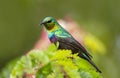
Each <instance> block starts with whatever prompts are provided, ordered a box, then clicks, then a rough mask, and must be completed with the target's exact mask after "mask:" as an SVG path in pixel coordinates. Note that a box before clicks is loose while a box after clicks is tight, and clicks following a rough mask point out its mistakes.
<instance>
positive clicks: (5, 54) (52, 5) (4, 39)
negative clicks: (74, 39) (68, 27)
mask: <svg viewBox="0 0 120 78" xmlns="http://www.w3.org/2000/svg"><path fill="white" fill-rule="evenodd" d="M66 15H69V16H71V17H72V18H73V19H74V20H76V22H78V24H80V25H82V27H83V28H84V29H86V31H88V32H90V33H92V34H93V35H95V36H96V37H97V38H98V39H100V40H101V41H102V42H103V43H104V44H105V46H106V49H107V53H106V54H104V55H101V57H100V60H101V61H100V63H99V66H100V67H101V68H102V70H103V75H104V77H105V78H119V77H120V74H119V72H120V67H119V66H120V26H119V25H120V0H71V1H70V0H59V1H58V0H0V69H2V68H3V67H4V66H5V65H6V64H7V63H8V62H9V61H10V60H12V59H14V58H16V57H18V56H21V55H23V54H25V53H26V52H27V51H29V50H31V49H32V47H33V46H34V44H35V43H36V41H37V40H38V38H39V36H40V33H41V32H40V31H41V29H40V27H38V24H39V23H40V21H41V20H42V19H43V18H44V17H46V16H53V17H55V18H63V17H64V16H66Z"/></svg>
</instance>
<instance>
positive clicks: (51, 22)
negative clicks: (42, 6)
mask: <svg viewBox="0 0 120 78" xmlns="http://www.w3.org/2000/svg"><path fill="white" fill-rule="evenodd" d="M41 25H43V26H45V28H46V29H47V30H53V29H54V28H55V27H57V25H58V23H57V21H56V20H55V19H54V18H53V17H45V18H44V19H43V20H42V22H41Z"/></svg>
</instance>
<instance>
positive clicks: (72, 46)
mask: <svg viewBox="0 0 120 78" xmlns="http://www.w3.org/2000/svg"><path fill="white" fill-rule="evenodd" d="M41 24H42V25H44V26H45V28H46V31H47V33H48V37H49V39H50V41H51V42H52V43H55V44H56V43H57V42H58V43H59V45H58V49H69V50H71V51H72V53H78V56H79V57H81V58H83V59H85V60H87V61H88V62H89V63H90V64H91V65H93V66H94V67H95V68H96V70H97V71H98V72H100V73H101V71H100V70H99V69H98V67H97V66H96V65H95V64H94V63H93V62H92V60H91V58H92V56H91V55H90V54H89V53H88V52H87V50H86V49H85V48H84V47H83V46H82V45H81V44H80V43H79V42H78V41H76V40H75V39H74V38H73V37H72V35H71V34H69V33H68V32H67V31H66V30H65V29H64V28H62V26H61V25H60V24H58V22H57V21H56V20H55V19H54V18H53V17H46V18H44V19H43V21H42V23H41Z"/></svg>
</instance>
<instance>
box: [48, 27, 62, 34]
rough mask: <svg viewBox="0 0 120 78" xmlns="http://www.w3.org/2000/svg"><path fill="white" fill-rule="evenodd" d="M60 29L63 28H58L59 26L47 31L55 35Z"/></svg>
mask: <svg viewBox="0 0 120 78" xmlns="http://www.w3.org/2000/svg"><path fill="white" fill-rule="evenodd" d="M59 29H61V27H60V26H58V25H55V26H54V27H53V28H51V29H49V30H47V32H48V33H54V32H55V31H57V30H59Z"/></svg>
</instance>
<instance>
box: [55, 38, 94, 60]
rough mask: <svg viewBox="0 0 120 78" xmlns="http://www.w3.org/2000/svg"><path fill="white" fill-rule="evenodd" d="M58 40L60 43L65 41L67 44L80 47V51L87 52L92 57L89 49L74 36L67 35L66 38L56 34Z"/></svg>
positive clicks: (86, 54)
mask: <svg viewBox="0 0 120 78" xmlns="http://www.w3.org/2000/svg"><path fill="white" fill-rule="evenodd" d="M55 37H56V39H57V41H58V42H60V43H63V44H65V45H69V46H72V47H73V48H76V49H79V51H80V52H82V53H83V54H85V56H87V57H88V58H89V59H91V58H92V56H91V55H90V54H89V53H88V52H87V50H86V49H85V48H84V47H83V46H82V45H81V44H80V43H79V42H78V41H76V40H75V39H74V38H73V37H66V38H61V37H57V36H55Z"/></svg>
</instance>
